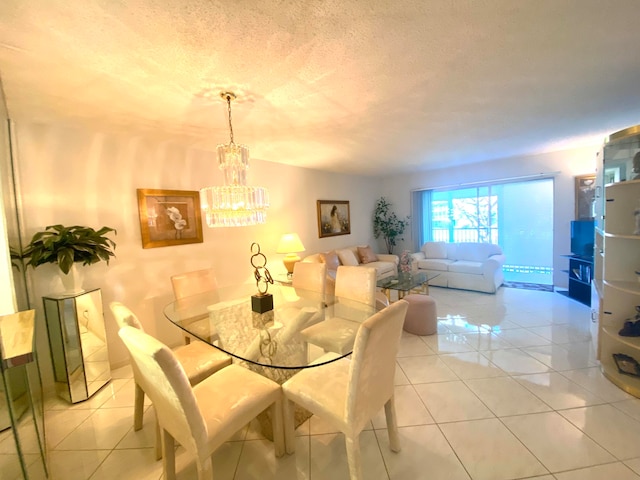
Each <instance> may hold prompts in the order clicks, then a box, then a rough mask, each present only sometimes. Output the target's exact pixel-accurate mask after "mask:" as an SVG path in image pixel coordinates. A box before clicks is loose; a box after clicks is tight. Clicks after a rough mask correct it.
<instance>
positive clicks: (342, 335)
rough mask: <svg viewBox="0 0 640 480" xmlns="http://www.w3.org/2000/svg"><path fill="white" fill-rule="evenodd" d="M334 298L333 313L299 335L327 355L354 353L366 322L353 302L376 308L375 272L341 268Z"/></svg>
mask: <svg viewBox="0 0 640 480" xmlns="http://www.w3.org/2000/svg"><path fill="white" fill-rule="evenodd" d="M294 277H295V274H294ZM335 295H336V302H335V303H334V304H333V306H332V310H333V313H332V314H329V313H327V314H326V317H325V320H324V321H323V322H320V323H317V324H315V325H312V326H310V327H308V328H305V329H304V330H303V331H302V332H300V333H301V335H302V337H303V338H304V339H305V340H306V341H307V342H308V343H310V344H312V345H316V346H318V347H320V348H322V349H323V350H324V351H325V352H334V353H338V354H340V355H344V354H345V353H348V352H349V350H351V348H352V346H353V341H354V339H355V336H356V332H357V331H358V328H359V327H360V323H361V321H362V320H363V318H362V317H361V315H359V314H358V313H361V312H358V308H357V307H355V308H354V302H355V303H356V304H358V305H361V304H365V305H368V306H370V307H372V309H373V308H375V306H376V270H375V269H374V268H367V267H352V266H346V265H341V266H339V267H338V270H337V273H336V289H335ZM354 314H355V316H354ZM364 318H366V317H364Z"/></svg>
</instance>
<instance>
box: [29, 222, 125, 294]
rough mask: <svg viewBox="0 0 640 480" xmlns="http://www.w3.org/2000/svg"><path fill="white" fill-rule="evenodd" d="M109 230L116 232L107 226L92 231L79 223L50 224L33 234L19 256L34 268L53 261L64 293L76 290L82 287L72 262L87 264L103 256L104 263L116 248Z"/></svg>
mask: <svg viewBox="0 0 640 480" xmlns="http://www.w3.org/2000/svg"><path fill="white" fill-rule="evenodd" d="M111 232H113V233H114V234H117V232H116V230H115V229H113V228H110V227H102V228H101V229H100V230H97V231H96V230H94V229H93V228H91V227H82V226H79V225H74V226H72V227H65V226H63V225H50V226H48V227H47V228H45V229H44V230H43V231H41V232H37V233H36V234H35V235H34V236H33V238H32V239H31V241H30V242H29V244H28V245H27V247H26V248H25V250H24V252H23V253H22V258H25V259H28V260H27V262H26V265H31V266H32V267H34V268H35V267H37V266H39V265H43V264H45V263H54V264H57V265H58V268H59V269H60V271H61V272H62V274H63V275H61V278H62V281H63V285H65V289H66V290H65V293H78V291H82V289H81V287H80V286H78V285H77V282H78V281H79V279H78V278H77V271H76V269H75V265H76V263H82V265H91V264H93V263H97V262H100V261H103V260H104V261H105V262H107V265H108V264H109V259H110V258H111V257H113V256H115V254H114V253H113V250H114V249H115V248H116V244H115V242H114V241H113V240H112V239H110V238H109V237H107V234H108V233H111ZM70 272H71V274H70ZM69 283H71V284H73V285H69Z"/></svg>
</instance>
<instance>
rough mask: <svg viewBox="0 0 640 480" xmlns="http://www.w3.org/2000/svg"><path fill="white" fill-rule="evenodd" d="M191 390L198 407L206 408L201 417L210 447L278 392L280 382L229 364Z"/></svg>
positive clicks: (270, 400)
mask: <svg viewBox="0 0 640 480" xmlns="http://www.w3.org/2000/svg"><path fill="white" fill-rule="evenodd" d="M193 393H194V395H195V397H196V402H197V403H198V407H199V408H200V411H202V412H206V415H204V421H205V425H206V427H207V435H208V441H207V444H208V445H209V449H210V450H211V451H213V450H215V449H217V448H218V447H219V446H220V445H221V444H222V443H224V442H226V441H227V440H228V439H229V437H231V436H232V435H233V434H234V433H236V432H237V431H238V430H240V429H241V428H243V427H244V426H245V425H247V423H248V421H247V419H249V421H251V420H252V419H254V418H255V417H257V416H258V414H259V413H261V412H262V411H263V410H265V409H266V408H267V407H268V406H269V405H271V404H272V403H274V402H276V401H277V400H279V399H280V396H281V390H280V385H278V384H277V383H275V382H274V381H272V380H269V379H268V378H266V377H263V376H262V375H259V374H257V373H255V372H251V371H249V370H247V369H246V368H243V367H240V366H238V365H230V366H228V367H227V368H225V369H223V370H220V371H219V372H218V373H216V374H215V375H212V376H211V377H210V378H208V379H207V381H205V382H201V383H199V384H198V385H196V386H195V387H193ZM256 399H261V400H260V401H256ZM279 428H282V425H280V426H279ZM282 454H283V451H281V452H279V455H282Z"/></svg>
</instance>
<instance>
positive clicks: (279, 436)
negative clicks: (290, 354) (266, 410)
mask: <svg viewBox="0 0 640 480" xmlns="http://www.w3.org/2000/svg"><path fill="white" fill-rule="evenodd" d="M283 404H284V402H283V396H282V395H280V396H279V397H278V400H276V401H275V402H273V405H271V418H272V419H273V447H274V449H275V454H276V457H281V456H282V455H284V451H285V440H284V425H283V418H282V417H283V412H282V410H283ZM291 425H292V426H293V422H292V423H291ZM293 441H294V442H295V438H294V439H293Z"/></svg>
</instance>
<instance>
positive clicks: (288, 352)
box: [164, 284, 376, 438]
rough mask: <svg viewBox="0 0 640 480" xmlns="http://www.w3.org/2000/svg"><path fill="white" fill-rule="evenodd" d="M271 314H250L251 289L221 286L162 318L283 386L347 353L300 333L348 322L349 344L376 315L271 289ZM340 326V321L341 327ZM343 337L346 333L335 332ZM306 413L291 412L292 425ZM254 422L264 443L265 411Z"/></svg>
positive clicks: (333, 300) (341, 302)
mask: <svg viewBox="0 0 640 480" xmlns="http://www.w3.org/2000/svg"><path fill="white" fill-rule="evenodd" d="M268 293H269V294H271V295H272V298H273V309H272V310H270V311H268V312H266V313H256V312H254V311H252V298H251V297H252V296H253V295H257V289H256V286H255V284H242V285H233V286H227V287H221V288H218V289H216V290H211V291H207V292H204V293H200V294H197V295H193V296H188V297H184V298H181V299H178V300H175V301H173V302H171V303H169V304H168V305H167V306H166V307H165V308H164V315H165V316H166V318H167V319H168V320H169V321H170V322H171V323H173V324H174V325H176V326H177V327H179V328H180V329H182V330H183V331H185V332H186V333H188V334H189V335H191V336H193V337H196V338H198V339H200V340H202V341H204V342H207V343H209V344H210V345H212V346H213V347H215V348H217V349H219V350H222V351H223V352H225V353H227V354H229V355H230V356H231V357H233V362H234V363H238V364H241V365H243V366H245V367H246V368H249V369H250V370H253V371H255V372H257V373H260V374H261V375H264V376H265V377H268V378H270V379H272V380H274V381H275V382H277V383H279V384H282V383H284V382H285V381H286V380H287V379H289V378H290V377H291V376H292V375H294V374H295V373H296V372H297V371H299V370H300V369H303V368H313V367H318V366H320V365H323V364H326V363H330V362H333V361H336V360H337V359H339V358H342V357H345V356H347V355H350V354H351V349H347V350H348V351H346V352H343V354H341V355H340V354H335V355H325V352H324V351H322V350H321V349H319V348H317V347H315V348H314V347H313V346H312V345H309V344H308V343H307V341H306V340H305V337H304V334H302V333H301V332H303V331H304V329H306V328H308V327H310V326H312V325H316V324H318V323H320V322H324V321H326V320H328V319H332V318H336V317H337V318H340V319H343V320H347V323H349V322H353V328H351V329H348V330H347V333H346V335H347V336H351V337H352V338H351V339H347V342H348V341H349V340H350V341H351V344H352V345H353V341H354V340H355V335H356V332H357V329H358V326H359V324H360V323H361V322H363V321H364V320H366V319H367V318H369V317H370V316H371V315H373V314H374V313H375V311H376V310H375V307H372V306H370V305H367V304H364V303H360V302H355V301H352V300H350V299H345V298H340V297H336V296H332V295H324V296H321V295H320V294H318V293H317V292H312V291H308V290H302V289H299V288H294V287H292V286H289V285H271V286H269V291H268ZM342 324H344V322H342ZM336 334H337V335H338V334H339V335H341V336H342V337H341V338H343V337H344V335H345V331H344V330H342V331H341V332H336ZM308 417H309V414H308V413H306V412H305V411H301V410H300V411H299V410H296V413H295V420H296V421H295V423H296V426H298V425H300V424H302V423H303V422H304V420H306V418H308ZM258 420H259V422H260V424H261V426H262V431H263V433H264V435H265V436H266V437H267V438H272V433H271V419H270V418H269V414H268V412H265V413H263V414H261V415H260V416H259V417H258Z"/></svg>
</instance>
